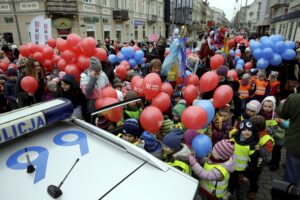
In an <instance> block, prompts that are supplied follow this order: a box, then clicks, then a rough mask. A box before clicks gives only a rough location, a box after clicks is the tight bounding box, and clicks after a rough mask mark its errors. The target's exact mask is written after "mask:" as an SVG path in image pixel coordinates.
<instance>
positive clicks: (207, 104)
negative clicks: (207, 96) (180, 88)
mask: <svg viewBox="0 0 300 200" xmlns="http://www.w3.org/2000/svg"><path fill="white" fill-rule="evenodd" d="M196 106H200V107H201V108H203V109H204V110H205V111H206V113H207V115H208V119H207V122H208V123H210V122H212V120H213V119H214V116H215V108H214V106H213V104H212V103H211V101H209V100H200V101H198V102H197V104H196Z"/></svg>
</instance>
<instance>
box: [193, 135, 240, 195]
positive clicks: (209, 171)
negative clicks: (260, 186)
mask: <svg viewBox="0 0 300 200" xmlns="http://www.w3.org/2000/svg"><path fill="white" fill-rule="evenodd" d="M234 150H235V147H234V142H233V141H230V140H228V139H225V140H221V141H219V142H217V143H216V144H215V145H214V147H213V149H212V151H211V154H210V155H209V157H208V158H207V160H206V161H205V163H204V166H203V167H202V166H201V165H200V164H199V163H198V162H197V160H196V158H195V157H194V156H192V155H191V154H190V155H189V156H188V158H189V163H190V165H191V167H192V170H193V172H194V173H195V175H196V176H197V177H199V178H200V192H201V193H203V194H205V196H206V197H207V198H208V199H222V198H223V197H224V196H225V194H226V191H227V188H228V181H229V177H230V173H231V172H233V171H234V161H233V159H232V156H233V153H234Z"/></svg>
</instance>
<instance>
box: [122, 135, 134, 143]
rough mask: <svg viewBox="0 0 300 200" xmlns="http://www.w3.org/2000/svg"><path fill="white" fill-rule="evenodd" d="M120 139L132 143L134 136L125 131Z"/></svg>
mask: <svg viewBox="0 0 300 200" xmlns="http://www.w3.org/2000/svg"><path fill="white" fill-rule="evenodd" d="M122 139H123V140H126V141H127V142H130V143H132V142H133V141H134V136H133V135H131V134H129V133H125V134H123V135H122Z"/></svg>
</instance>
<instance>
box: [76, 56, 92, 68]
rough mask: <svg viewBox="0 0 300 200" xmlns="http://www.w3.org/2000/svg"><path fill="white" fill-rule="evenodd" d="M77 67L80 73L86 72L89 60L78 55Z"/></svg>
mask: <svg viewBox="0 0 300 200" xmlns="http://www.w3.org/2000/svg"><path fill="white" fill-rule="evenodd" d="M77 65H78V67H79V69H80V70H81V71H84V70H86V69H87V68H89V66H90V58H89V57H87V56H85V55H80V56H79V57H78V59H77Z"/></svg>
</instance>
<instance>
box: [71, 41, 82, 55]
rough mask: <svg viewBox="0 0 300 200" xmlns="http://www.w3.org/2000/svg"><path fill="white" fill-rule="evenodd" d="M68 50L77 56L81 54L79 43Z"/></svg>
mask: <svg viewBox="0 0 300 200" xmlns="http://www.w3.org/2000/svg"><path fill="white" fill-rule="evenodd" d="M70 50H72V51H73V52H74V53H75V54H76V55H77V56H79V55H81V54H82V51H81V48H80V43H78V44H77V45H75V46H73V47H72V48H70Z"/></svg>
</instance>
